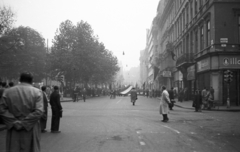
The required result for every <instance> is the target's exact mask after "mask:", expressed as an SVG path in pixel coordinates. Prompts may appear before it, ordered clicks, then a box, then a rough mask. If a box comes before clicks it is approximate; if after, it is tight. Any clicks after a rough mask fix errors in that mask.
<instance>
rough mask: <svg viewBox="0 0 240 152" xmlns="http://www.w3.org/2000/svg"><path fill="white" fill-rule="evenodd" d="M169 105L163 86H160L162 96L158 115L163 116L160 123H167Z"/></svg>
mask: <svg viewBox="0 0 240 152" xmlns="http://www.w3.org/2000/svg"><path fill="white" fill-rule="evenodd" d="M169 104H170V99H169V94H168V92H167V90H166V87H165V86H162V96H161V98H160V106H159V113H160V114H161V115H162V116H163V120H162V122H168V120H169V119H168V112H169V107H168V105H169Z"/></svg>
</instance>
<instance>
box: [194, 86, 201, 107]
mask: <svg viewBox="0 0 240 152" xmlns="http://www.w3.org/2000/svg"><path fill="white" fill-rule="evenodd" d="M193 102H194V103H193V107H195V112H198V111H199V112H201V111H202V110H201V107H202V95H201V92H200V90H196V91H195V95H194V101H193Z"/></svg>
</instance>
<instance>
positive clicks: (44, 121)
mask: <svg viewBox="0 0 240 152" xmlns="http://www.w3.org/2000/svg"><path fill="white" fill-rule="evenodd" d="M43 110H44V112H43V116H42V117H41V119H40V122H41V129H42V130H44V129H46V125H47V115H48V99H47V95H46V93H45V92H43Z"/></svg>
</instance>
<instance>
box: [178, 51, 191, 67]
mask: <svg viewBox="0 0 240 152" xmlns="http://www.w3.org/2000/svg"><path fill="white" fill-rule="evenodd" d="M193 63H194V56H193V53H185V54H183V55H181V56H180V57H178V58H177V61H176V67H180V66H189V65H191V64H193Z"/></svg>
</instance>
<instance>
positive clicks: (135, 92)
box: [131, 88, 137, 106]
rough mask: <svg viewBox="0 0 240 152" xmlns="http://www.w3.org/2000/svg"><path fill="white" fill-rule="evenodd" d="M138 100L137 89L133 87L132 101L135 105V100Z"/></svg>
mask: <svg viewBox="0 0 240 152" xmlns="http://www.w3.org/2000/svg"><path fill="white" fill-rule="evenodd" d="M136 100H137V91H136V89H135V88H132V90H131V102H132V104H133V106H134V105H135V102H136Z"/></svg>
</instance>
